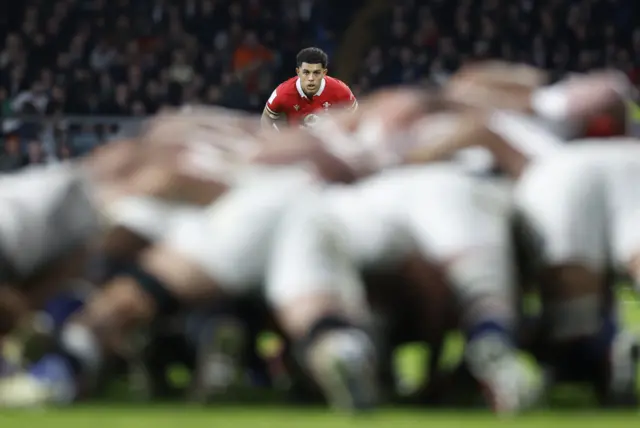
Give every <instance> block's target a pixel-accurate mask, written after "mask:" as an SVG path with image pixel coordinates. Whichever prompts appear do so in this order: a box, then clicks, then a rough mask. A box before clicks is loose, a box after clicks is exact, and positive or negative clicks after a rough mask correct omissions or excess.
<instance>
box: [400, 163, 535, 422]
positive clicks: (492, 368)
mask: <svg viewBox="0 0 640 428" xmlns="http://www.w3.org/2000/svg"><path fill="white" fill-rule="evenodd" d="M411 185H412V186H414V187H413V188H414V189H415V193H414V198H413V199H412V202H411V203H410V204H409V205H408V206H407V214H408V215H407V219H408V222H409V225H410V227H411V230H412V232H413V235H414V236H415V239H416V241H417V243H418V245H419V247H420V250H421V251H422V254H423V255H424V256H426V257H428V258H429V259H430V260H433V261H434V262H437V263H439V264H440V265H441V266H442V267H443V269H444V271H445V273H446V275H447V278H448V280H449V282H450V284H451V286H452V287H453V290H454V294H455V296H456V298H457V300H458V302H459V304H460V310H461V327H462V329H463V331H464V333H465V335H466V339H467V345H466V352H465V359H466V362H467V363H468V365H469V368H470V369H471V372H472V373H473V375H474V376H475V377H476V379H478V381H479V382H480V383H481V384H482V385H483V386H484V387H485V388H486V390H487V392H488V393H489V396H488V398H489V399H490V404H491V405H492V406H493V407H494V410H496V411H497V412H501V413H502V412H506V413H509V412H514V411H519V410H523V409H525V408H527V407H528V406H530V405H531V404H533V401H534V400H535V399H536V398H537V389H536V388H535V386H534V385H533V384H532V383H531V379H529V378H528V376H527V372H526V368H525V367H524V366H523V365H522V364H521V363H520V362H519V360H518V359H517V355H516V351H515V339H514V337H515V336H514V335H515V332H514V329H515V321H516V320H515V298H514V278H513V271H512V269H513V260H512V245H511V240H510V234H509V218H510V205H509V197H508V191H507V190H504V189H501V188H499V187H496V186H494V185H493V184H490V183H485V182H483V181H481V180H479V179H475V178H472V177H469V176H466V175H463V174H461V173H459V172H458V171H456V170H453V169H448V168H438V167H434V168H432V169H425V170H424V171H422V173H418V174H417V175H416V180H415V182H414V183H411Z"/></svg>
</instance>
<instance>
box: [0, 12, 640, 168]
mask: <svg viewBox="0 0 640 428" xmlns="http://www.w3.org/2000/svg"><path fill="white" fill-rule="evenodd" d="M5 3H6V4H5V5H4V9H5V10H4V11H3V13H2V14H1V15H0V35H1V38H0V40H1V42H2V46H1V51H0V115H1V116H2V130H1V134H0V143H1V144H2V155H1V156H0V170H3V171H10V170H14V169H17V168H20V167H22V166H24V165H27V164H30V163H44V162H51V161H55V160H57V159H66V158H69V157H73V156H76V155H80V154H82V153H85V152H87V151H90V150H92V149H93V148H94V147H96V146H98V145H100V144H103V143H104V142H106V141H109V140H110V139H113V138H116V137H117V136H118V135H119V133H120V132H126V128H127V126H126V125H127V124H126V122H123V121H121V120H116V119H108V118H106V117H103V116H119V117H144V116H146V115H149V114H153V113H155V112H157V111H158V110H159V109H161V108H163V107H165V106H176V105H180V104H183V103H205V104H218V105H222V106H225V107H229V108H235V109H243V110H249V111H254V112H259V111H261V109H262V107H263V105H264V102H265V100H266V99H267V98H268V96H269V94H270V93H271V91H272V90H273V88H274V87H275V86H277V84H278V83H280V81H282V80H285V79H287V78H289V77H291V76H292V75H293V73H294V68H295V54H296V53H297V51H298V50H299V49H301V48H303V47H307V46H318V47H320V48H322V49H323V50H325V51H326V52H327V53H328V54H329V56H330V58H331V60H332V61H333V63H332V64H330V67H329V68H330V74H333V75H335V76H336V77H339V78H341V79H343V80H345V81H346V82H347V83H349V84H350V85H351V86H352V87H353V89H354V92H355V93H356V95H361V94H363V93H366V92H368V91H371V90H372V89H375V88H378V87H381V86H384V85H389V84H398V83H405V82H415V81H431V82H434V83H442V82H443V81H445V80H446V79H447V77H448V76H449V75H450V74H451V73H453V72H454V71H455V70H456V69H457V68H458V67H460V66H461V65H462V64H464V63H465V62H466V61H468V60H472V59H479V58H503V59H507V60H512V61H520V62H525V63H529V64H533V65H536V66H540V67H544V68H547V69H549V70H551V71H552V72H553V74H554V75H556V76H560V75H562V74H565V73H566V72H570V71H585V70H589V69H593V68H601V67H616V68H618V69H621V70H623V71H624V72H625V73H627V74H628V76H629V77H630V79H631V80H632V81H633V82H634V83H635V84H637V85H640V2H638V1H637V0H386V1H385V0H369V1H367V0H349V1H340V0H181V1H171V0H21V1H15V2H5ZM21 115H29V116H30V119H21V118H20V117H19V116H21ZM34 116H35V117H37V116H43V117H44V116H46V117H49V118H50V119H52V120H51V121H49V122H44V121H42V120H35V121H34V120H33V119H32V118H33V117H34ZM74 116H85V118H77V117H74ZM86 117H91V118H93V119H92V120H88V119H86ZM43 123H51V124H53V125H52V126H43Z"/></svg>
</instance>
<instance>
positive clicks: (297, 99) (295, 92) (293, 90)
mask: <svg viewBox="0 0 640 428" xmlns="http://www.w3.org/2000/svg"><path fill="white" fill-rule="evenodd" d="M338 106H348V108H350V109H355V108H357V106H358V101H357V100H356V98H355V96H354V95H353V93H352V92H351V89H349V87H348V86H347V85H346V84H345V83H344V82H342V81H341V80H338V79H335V78H333V77H329V76H326V77H325V78H324V79H322V82H321V83H320V88H319V89H318V92H316V94H315V95H314V96H313V97H311V98H309V97H307V95H305V93H304V92H303V90H302V87H301V85H300V79H299V78H298V77H292V78H291V79H289V80H287V81H285V82H282V83H281V84H280V85H278V87H277V88H276V89H275V90H274V91H273V92H272V93H271V96H270V97H269V100H268V101H267V105H266V107H265V110H266V112H267V114H268V115H269V117H271V118H272V119H274V120H275V119H278V118H280V117H282V115H285V116H286V118H287V122H288V123H289V125H301V126H309V125H311V126H312V125H313V124H314V122H315V121H316V119H317V116H318V114H319V113H322V112H326V111H328V110H330V109H331V108H333V107H338Z"/></svg>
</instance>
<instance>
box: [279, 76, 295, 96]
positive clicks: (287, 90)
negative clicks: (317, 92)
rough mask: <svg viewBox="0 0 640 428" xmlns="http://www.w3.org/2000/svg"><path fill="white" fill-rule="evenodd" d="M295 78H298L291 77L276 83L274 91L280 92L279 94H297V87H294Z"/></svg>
mask: <svg viewBox="0 0 640 428" xmlns="http://www.w3.org/2000/svg"><path fill="white" fill-rule="evenodd" d="M297 80H298V78H297V77H292V78H290V79H287V80H285V81H284V82H282V83H280V84H279V85H278V87H277V88H276V91H277V92H278V94H281V95H289V94H297V93H298V89H297V88H296V81H297Z"/></svg>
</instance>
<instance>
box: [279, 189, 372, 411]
mask: <svg viewBox="0 0 640 428" xmlns="http://www.w3.org/2000/svg"><path fill="white" fill-rule="evenodd" d="M327 203H328V197H327V196H326V194H323V193H317V194H316V193H312V194H309V195H307V197H305V198H303V199H301V200H300V201H298V203H297V204H295V206H293V207H291V208H290V209H289V210H288V212H287V213H286V215H285V216H284V217H283V218H282V220H281V222H280V225H279V227H278V231H277V235H276V240H275V242H274V247H273V253H272V258H271V263H270V268H269V274H268V276H267V283H266V285H267V290H266V293H267V298H268V299H269V302H270V304H271V306H272V307H273V309H274V311H275V313H276V318H277V320H278V322H279V323H280V326H281V328H282V330H283V331H284V333H285V334H286V335H287V336H288V337H289V338H290V339H291V340H292V342H293V344H294V347H295V351H294V352H296V353H297V356H298V358H299V360H300V362H301V365H302V366H303V367H304V368H306V369H307V370H308V371H309V373H310V374H311V376H312V377H313V378H314V380H315V381H316V382H317V383H318V385H319V386H320V387H321V388H322V390H323V392H324V394H325V397H326V398H327V400H328V401H329V402H330V403H331V404H332V405H333V406H335V407H338V408H342V409H363V408H369V407H371V406H373V405H374V404H375V403H376V402H377V399H378V397H377V387H376V386H375V383H376V382H375V360H376V358H375V353H374V348H373V344H372V342H371V339H370V338H369V337H368V335H367V334H366V332H365V328H366V326H367V323H368V321H369V314H368V313H367V304H366V301H365V297H364V290H363V285H362V282H361V279H360V276H359V274H358V272H357V269H356V265H355V263H354V262H353V259H352V257H351V255H350V254H349V252H348V251H346V250H345V248H344V246H343V241H342V240H341V238H342V236H340V228H339V227H338V225H337V223H336V221H335V220H334V219H333V218H332V217H331V216H330V215H328V210H327Z"/></svg>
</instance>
